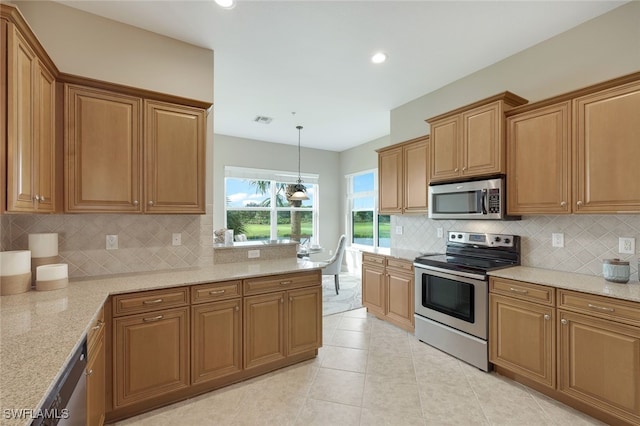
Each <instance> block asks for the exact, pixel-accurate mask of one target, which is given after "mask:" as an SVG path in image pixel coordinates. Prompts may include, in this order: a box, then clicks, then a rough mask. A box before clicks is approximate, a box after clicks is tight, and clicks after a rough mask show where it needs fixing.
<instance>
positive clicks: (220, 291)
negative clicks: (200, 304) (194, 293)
mask: <svg viewBox="0 0 640 426" xmlns="http://www.w3.org/2000/svg"><path fill="white" fill-rule="evenodd" d="M224 292H225V290H211V291H210V292H209V294H224Z"/></svg>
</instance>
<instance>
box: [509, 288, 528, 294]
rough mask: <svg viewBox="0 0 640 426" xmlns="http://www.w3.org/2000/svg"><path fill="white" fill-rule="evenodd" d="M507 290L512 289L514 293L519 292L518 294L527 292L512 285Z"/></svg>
mask: <svg viewBox="0 0 640 426" xmlns="http://www.w3.org/2000/svg"><path fill="white" fill-rule="evenodd" d="M509 290H511V291H513V292H514V293H520V294H527V293H529V292H528V291H527V290H520V289H518V288H513V287H510V288H509Z"/></svg>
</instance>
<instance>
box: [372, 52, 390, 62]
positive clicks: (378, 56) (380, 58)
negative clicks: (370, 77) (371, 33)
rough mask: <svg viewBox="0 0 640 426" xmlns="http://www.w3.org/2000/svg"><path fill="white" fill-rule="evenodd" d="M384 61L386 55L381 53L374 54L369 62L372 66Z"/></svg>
mask: <svg viewBox="0 0 640 426" xmlns="http://www.w3.org/2000/svg"><path fill="white" fill-rule="evenodd" d="M386 60H387V54H386V53H382V52H378V53H375V54H374V55H373V56H372V57H371V62H373V63H374V64H381V63H383V62H384V61H386Z"/></svg>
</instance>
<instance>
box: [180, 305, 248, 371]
mask: <svg viewBox="0 0 640 426" xmlns="http://www.w3.org/2000/svg"><path fill="white" fill-rule="evenodd" d="M241 304H242V302H241V299H235V300H229V301H224V302H214V303H207V304H203V305H198V306H193V307H192V308H191V321H192V326H191V330H192V334H191V382H192V383H200V382H204V381H207V380H211V379H216V378H218V377H222V376H226V375H228V374H232V373H236V372H238V371H241V370H242V310H241Z"/></svg>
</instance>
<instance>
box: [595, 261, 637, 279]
mask: <svg viewBox="0 0 640 426" xmlns="http://www.w3.org/2000/svg"><path fill="white" fill-rule="evenodd" d="M630 275H631V268H630V267H629V262H627V261H625V260H620V259H605V260H604V261H603V262H602V276H604V279H605V280H607V281H612V282H614V283H626V282H629V276H630Z"/></svg>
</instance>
